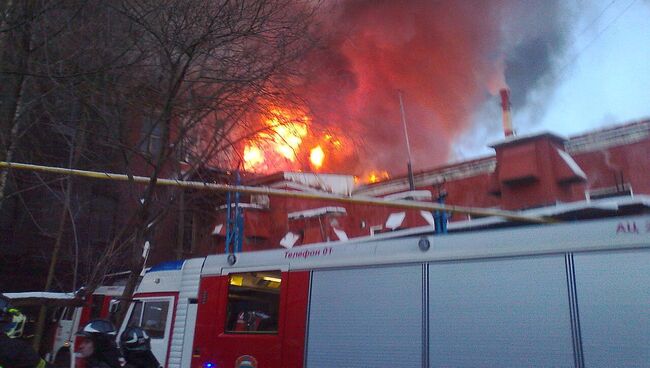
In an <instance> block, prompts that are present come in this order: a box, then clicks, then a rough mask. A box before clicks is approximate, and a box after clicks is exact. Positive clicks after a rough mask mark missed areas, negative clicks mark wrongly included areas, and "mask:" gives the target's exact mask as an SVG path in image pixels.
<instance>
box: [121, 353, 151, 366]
mask: <svg viewBox="0 0 650 368" xmlns="http://www.w3.org/2000/svg"><path fill="white" fill-rule="evenodd" d="M124 359H126V367H127V368H159V367H160V363H158V360H157V359H156V357H155V356H154V355H153V353H152V352H151V350H146V351H125V352H124Z"/></svg>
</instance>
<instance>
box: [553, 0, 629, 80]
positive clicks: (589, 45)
mask: <svg viewBox="0 0 650 368" xmlns="http://www.w3.org/2000/svg"><path fill="white" fill-rule="evenodd" d="M615 1H616V0H614V1H612V2H611V3H609V4H608V5H607V6H606V7H605V9H603V11H601V13H600V14H599V15H598V16H597V17H596V18H595V19H594V20H593V21H592V22H591V23H590V24H589V26H587V27H586V28H585V29H584V30H583V31H582V32H581V33H580V35H582V34H584V32H585V31H586V30H587V29H588V28H589V27H591V25H592V24H593V23H595V22H596V20H597V19H598V18H600V16H601V15H602V14H603V13H604V12H605V10H607V8H609V7H610V6H611V5H612V4H613V3H614V2H615ZM635 2H636V0H632V1H630V3H629V4H628V5H627V6H626V7H625V8H624V9H623V11H621V12H620V13H618V15H617V16H616V17H614V19H612V20H611V21H610V22H609V23H607V25H606V26H605V27H604V28H603V29H601V30H600V31H598V33H597V34H596V36H594V38H592V39H591V40H590V41H589V42H587V44H586V45H585V46H584V47H583V48H582V49H580V51H578V53H576V54H575V55H574V56H573V58H571V60H569V62H568V63H566V64H564V65H563V66H562V67H561V68H560V71H559V73H558V74H559V75H562V74H564V72H566V70H567V68H568V67H569V66H571V65H572V64H574V63H575V62H576V61H578V59H579V58H580V56H582V54H583V53H584V52H585V51H586V50H587V49H588V48H589V47H591V45H593V43H594V42H596V41H597V40H598V39H599V38H600V36H602V35H603V34H604V33H605V32H606V31H607V30H608V29H609V27H611V26H612V25H613V24H614V23H616V21H618V20H619V19H620V18H621V17H622V16H623V15H624V14H625V13H626V12H627V11H628V10H629V9H630V8H631V7H632V5H634V3H635Z"/></svg>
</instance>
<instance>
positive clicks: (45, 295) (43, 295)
mask: <svg viewBox="0 0 650 368" xmlns="http://www.w3.org/2000/svg"><path fill="white" fill-rule="evenodd" d="M2 295H4V296H6V297H7V298H9V299H63V300H65V299H75V295H74V293H51V292H44V291H28V292H22V293H3V294H2Z"/></svg>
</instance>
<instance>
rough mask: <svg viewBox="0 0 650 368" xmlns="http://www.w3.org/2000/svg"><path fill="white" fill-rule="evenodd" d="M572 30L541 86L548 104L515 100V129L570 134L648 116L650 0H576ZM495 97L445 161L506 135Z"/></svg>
mask: <svg viewBox="0 0 650 368" xmlns="http://www.w3.org/2000/svg"><path fill="white" fill-rule="evenodd" d="M567 7H568V8H570V9H572V13H571V14H569V15H568V17H569V18H570V19H572V20H573V24H574V26H573V29H572V30H571V31H570V34H571V38H570V39H569V42H568V47H567V50H566V52H565V53H564V55H563V56H562V59H560V60H557V62H556V65H557V70H558V71H559V74H558V75H557V80H558V82H557V83H555V84H554V87H553V90H552V91H550V93H545V92H542V93H540V95H542V94H543V96H538V98H537V100H540V99H541V100H545V104H543V105H544V106H545V108H543V109H541V110H539V109H537V110H535V109H533V108H530V107H522V106H512V109H513V125H514V127H515V130H516V131H517V132H518V133H519V134H529V133H536V132H541V131H550V132H553V133H556V134H560V135H562V136H566V137H569V136H573V135H577V134H581V133H585V132H588V131H592V130H596V129H599V128H603V127H606V126H614V125H621V124H624V123H628V122H632V121H637V120H641V119H650V0H574V1H573V3H568V4H567ZM498 103H499V99H498V97H497V96H495V97H494V101H489V103H488V104H486V106H484V107H483V109H482V110H481V111H479V112H478V113H477V116H476V122H475V126H474V127H473V128H472V129H471V130H470V131H468V132H466V133H465V134H464V135H463V136H461V137H459V139H458V140H457V143H456V145H455V146H454V152H452V157H450V158H449V159H450V161H452V162H454V161H461V160H466V159H469V158H473V157H477V156H483V155H489V154H493V153H494V151H493V150H492V149H490V148H489V147H487V145H488V144H490V143H494V142H495V141H498V140H501V139H502V138H503V133H502V128H501V111H500V108H499V106H498Z"/></svg>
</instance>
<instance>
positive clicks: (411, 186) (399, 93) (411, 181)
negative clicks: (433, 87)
mask: <svg viewBox="0 0 650 368" xmlns="http://www.w3.org/2000/svg"><path fill="white" fill-rule="evenodd" d="M397 97H398V98H399V109H400V111H401V113H402V125H404V138H406V150H407V152H408V155H409V157H408V163H407V169H408V174H409V189H410V190H415V178H414V177H413V165H411V161H412V160H411V144H410V143H409V132H408V130H407V129H406V114H404V103H403V102H402V91H400V90H397Z"/></svg>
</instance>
